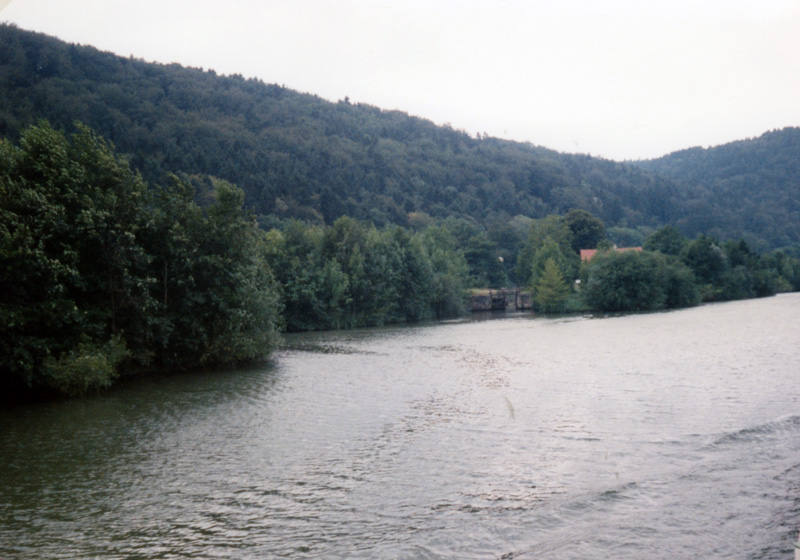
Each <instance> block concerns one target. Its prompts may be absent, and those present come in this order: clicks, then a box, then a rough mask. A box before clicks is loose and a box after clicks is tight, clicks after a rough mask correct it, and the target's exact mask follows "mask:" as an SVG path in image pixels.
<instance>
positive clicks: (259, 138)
mask: <svg viewBox="0 0 800 560" xmlns="http://www.w3.org/2000/svg"><path fill="white" fill-rule="evenodd" d="M0 68H2V72H0V91H2V92H3V95H2V96H0V136H4V137H7V138H9V139H12V140H14V141H17V140H18V139H19V135H20V134H21V132H22V130H24V129H25V128H26V127H27V126H30V125H32V124H35V123H36V122H37V121H38V120H39V119H42V118H46V119H48V120H49V121H50V122H51V123H52V124H53V126H55V127H56V128H58V129H60V130H65V131H72V130H73V123H74V122H75V121H76V120H79V121H81V122H84V123H86V124H87V125H89V126H91V127H92V128H93V129H94V130H96V131H97V132H98V134H100V135H101V136H102V137H103V138H107V139H108V140H110V141H111V142H113V143H114V144H115V146H117V149H118V150H119V151H120V153H121V154H123V155H124V156H125V158H126V159H127V160H128V161H129V162H130V163H131V165H133V166H134V167H135V168H136V169H137V170H139V171H140V172H141V173H142V176H143V178H144V179H145V180H146V181H147V182H148V183H150V184H164V183H166V182H168V180H169V179H168V178H169V176H170V174H182V173H185V174H186V175H185V176H183V180H185V181H187V182H189V183H191V184H192V185H193V187H194V188H195V189H196V190H197V191H198V192H199V194H201V195H203V196H213V191H214V186H213V182H212V181H211V180H210V179H209V177H212V176H213V177H218V178H221V179H224V180H226V181H229V182H230V183H232V184H236V185H237V186H238V187H239V188H241V189H242V190H243V191H244V193H245V204H246V206H247V207H248V208H250V209H252V210H253V212H254V213H255V214H256V217H257V219H258V220H259V222H260V223H261V224H262V226H264V227H266V228H271V227H281V224H282V223H284V222H285V221H287V220H300V221H302V222H305V223H309V224H313V225H316V226H323V227H324V226H331V225H332V224H333V223H334V222H335V221H336V220H337V219H338V218H340V217H343V216H348V217H351V218H354V219H358V220H361V221H363V222H366V223H371V224H374V225H376V226H377V227H384V226H387V225H398V226H401V227H404V228H408V229H414V228H415V227H416V224H415V223H414V218H415V216H418V215H419V214H421V213H425V214H427V215H428V216H430V217H432V218H433V219H434V220H436V221H441V220H445V219H447V218H452V217H455V218H461V219H464V220H466V221H467V222H476V223H477V224H478V225H479V226H481V227H482V228H483V229H484V230H485V231H486V232H487V235H488V236H489V237H490V238H491V237H492V235H491V234H490V230H495V232H496V233H498V234H499V235H506V233H503V232H501V231H500V230H499V226H498V224H500V225H501V226H502V224H508V223H510V222H511V221H512V220H514V219H515V218H516V217H517V216H527V217H530V218H536V219H541V218H544V217H546V216H547V215H550V214H556V215H563V214H565V213H566V212H568V211H569V210H570V209H572V208H580V209H583V210H586V211H588V212H591V213H592V214H593V215H594V216H597V217H598V218H599V219H601V220H602V221H603V222H604V223H605V224H606V225H607V227H608V235H609V236H610V237H611V238H612V239H613V240H614V242H616V243H618V244H628V245H630V244H636V245H640V244H641V243H642V242H643V241H644V239H645V238H646V237H647V235H649V234H650V233H652V231H654V230H656V229H658V228H660V227H662V226H664V225H668V224H672V225H677V226H679V227H680V229H681V231H682V232H684V233H685V234H687V235H690V236H692V237H694V236H697V235H699V234H702V233H708V234H712V235H714V236H715V237H717V238H719V239H729V238H739V237H743V238H745V239H747V241H748V243H750V244H751V246H753V247H755V248H757V249H758V250H759V251H764V250H768V249H774V248H779V247H784V248H788V247H792V246H796V244H798V243H800V230H798V228H796V227H794V224H796V223H797V222H798V219H800V218H798V202H797V201H798V200H800V196H798V195H800V193H798V192H797V185H798V184H800V168H798V166H797V163H796V162H797V161H800V152H798V150H799V149H800V148H799V147H800V144H798V142H797V141H796V137H797V129H787V130H785V131H776V132H774V133H771V134H770V135H768V136H765V137H764V138H761V139H757V140H754V141H748V142H743V143H738V144H736V146H735V149H733V148H725V147H721V148H718V149H714V150H699V151H698V150H695V151H691V152H690V153H689V154H683V155H680V154H679V155H677V156H675V157H670V158H663V159H662V160H656V161H655V162H629V163H617V162H612V161H606V160H602V159H598V158H594V157H591V156H589V155H570V154H560V153H558V152H555V151H553V150H547V149H545V148H541V147H536V146H533V145H531V144H527V143H519V142H510V141H504V140H501V139H497V138H490V137H488V136H486V135H485V134H483V135H481V134H478V135H474V134H469V133H467V132H465V131H461V130H455V129H453V128H452V127H450V126H436V125H435V124H434V123H432V122H430V121H428V120H425V119H421V118H417V117H414V116H410V115H408V114H406V113H403V112H401V111H386V110H382V109H380V108H378V107H374V106H370V105H368V104H364V103H351V102H350V101H349V100H342V101H340V102H329V101H326V100H323V99H320V98H319V97H317V96H314V95H309V94H303V93H299V92H296V91H292V90H291V89H289V88H286V87H283V86H281V85H278V84H268V83H264V82H262V81H261V80H257V79H245V78H244V77H242V76H238V75H233V76H221V75H217V74H216V73H215V72H214V71H212V70H203V69H201V68H183V67H181V66H179V65H176V64H172V65H162V64H152V63H147V62H144V61H142V60H138V59H135V58H132V57H131V58H124V57H118V56H115V55H113V54H110V53H105V52H100V51H98V50H96V49H94V48H92V47H88V46H80V45H71V44H67V43H64V42H62V41H59V40H57V39H54V38H52V37H47V36H44V35H41V34H37V33H31V32H28V31H24V30H21V29H18V28H15V27H14V26H11V25H0ZM690 156H691V157H690ZM759 162H761V163H759ZM503 250H504V251H507V249H506V248H503ZM512 259H513V257H512ZM510 270H511V269H509V272H508V274H509V276H513V273H512V272H510Z"/></svg>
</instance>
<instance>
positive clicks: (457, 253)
mask: <svg viewBox="0 0 800 560" xmlns="http://www.w3.org/2000/svg"><path fill="white" fill-rule="evenodd" d="M205 181H207V182H208V185H207V186H206V188H205V189H203V190H202V191H200V192H198V191H197V190H196V189H195V188H194V186H193V182H192V181H191V179H190V178H187V176H178V175H172V176H170V177H169V178H168V180H167V181H166V182H165V183H163V184H159V185H155V186H151V185H148V183H147V182H146V181H145V180H144V179H143V178H142V176H141V175H140V174H138V173H137V172H136V171H134V170H133V169H132V168H131V166H130V165H129V164H128V163H127V161H126V160H125V159H124V158H123V157H121V156H120V155H118V154H117V153H116V152H115V150H114V148H113V146H112V145H111V144H109V143H108V142H107V141H105V140H104V139H102V138H101V137H100V136H99V135H98V134H97V133H95V132H94V131H93V130H91V129H89V128H87V127H85V126H83V125H76V132H74V133H73V134H72V135H70V136H67V135H66V134H65V133H63V132H61V131H58V130H55V129H54V128H53V127H51V126H50V125H49V124H48V123H46V122H41V123H39V124H37V125H35V126H32V127H29V128H27V129H26V130H25V131H23V132H22V134H21V136H20V140H19V142H18V145H15V144H13V143H12V142H10V141H8V140H0V293H2V299H0V376H1V379H2V380H1V381H0V385H2V387H3V389H4V390H6V391H16V392H30V391H56V392H61V393H66V394H80V393H83V392H86V391H91V390H95V389H99V388H104V387H107V386H109V385H110V384H112V383H113V382H114V381H115V380H116V379H117V378H118V377H120V376H123V375H131V374H135V373H139V372H143V371H154V370H156V371H157V370H175V369H193V368H198V367H206V366H212V365H218V364H231V363H238V362H243V361H250V360H254V359H258V358H260V357H264V356H268V355H269V354H270V352H271V351H272V350H273V349H274V348H275V346H276V344H277V340H278V333H279V332H280V331H281V330H285V331H303V330H319V329H340V328H352V327H361V326H375V325H383V324H388V323H398V322H412V321H426V320H432V319H441V318H445V317H452V316H457V315H460V314H462V313H464V312H465V310H466V309H467V306H466V305H467V296H468V290H469V289H470V288H485V287H497V288H499V287H504V286H523V287H530V289H531V291H532V292H533V294H534V301H535V305H536V309H537V310H538V311H540V312H546V313H548V312H565V311H576V310H597V311H636V310H649V309H664V308H671V307H684V306H689V305H694V304H697V303H698V302H700V301H720V300H726V299H739V298H748V297H759V296H766V295H770V294H773V293H776V292H780V291H790V290H798V289H800V259H798V258H796V257H795V256H792V255H790V254H787V253H785V252H783V251H775V252H772V253H769V254H759V253H757V252H756V251H754V250H752V249H751V248H750V246H749V245H748V244H747V243H746V242H745V241H744V240H739V241H726V242H719V241H717V240H716V239H714V238H712V237H710V236H707V235H701V236H698V237H696V238H695V239H692V240H690V239H688V238H686V237H684V236H683V235H682V234H681V233H680V232H679V231H678V230H676V229H675V228H672V227H663V228H660V229H658V230H655V231H654V232H653V233H652V234H651V235H649V236H648V237H647V238H646V241H645V243H644V248H645V251H642V252H617V251H615V250H614V248H613V245H612V243H611V242H610V240H609V237H608V235H609V232H608V231H607V229H606V227H605V224H604V223H603V222H602V220H600V219H599V218H598V217H596V216H594V215H593V214H591V213H589V212H587V211H585V210H580V209H572V210H570V211H569V212H567V213H565V214H564V215H555V214H553V215H548V216H546V217H544V218H540V219H534V218H530V217H526V216H516V217H515V218H514V219H512V220H509V221H507V222H501V221H495V222H492V223H490V224H489V225H488V226H486V225H483V224H481V223H479V222H478V221H476V220H473V219H469V218H466V217H463V216H450V217H446V218H444V219H435V218H434V217H432V216H430V215H428V214H426V213H424V212H419V213H415V214H413V215H412V216H411V217H410V220H409V223H410V225H409V227H401V226H397V225H392V224H387V225H383V226H376V225H374V224H373V223H370V222H367V221H364V220H357V219H354V218H352V217H347V216H345V217H341V218H339V219H337V220H336V221H334V222H333V224H331V225H330V226H325V225H320V224H318V223H315V222H314V221H310V222H309V221H306V222H303V221H300V220H296V219H287V220H279V221H276V222H274V223H273V224H272V226H273V227H270V228H265V227H262V226H263V224H261V226H260V225H259V224H258V221H257V219H256V217H255V215H254V213H253V212H252V211H250V210H248V209H247V208H246V206H245V204H244V193H243V191H242V190H241V189H239V188H238V187H236V186H234V185H232V184H230V183H228V182H226V181H224V180H219V179H214V178H205ZM595 247H596V248H598V254H597V255H596V256H595V257H594V258H593V259H592V260H591V261H590V262H583V263H582V262H581V261H580V257H579V256H578V255H579V251H580V249H583V248H595ZM576 280H577V281H579V282H576Z"/></svg>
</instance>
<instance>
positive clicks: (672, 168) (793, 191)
mask: <svg viewBox="0 0 800 560" xmlns="http://www.w3.org/2000/svg"><path fill="white" fill-rule="evenodd" d="M639 165H640V167H641V168H643V169H646V170H648V171H654V172H656V173H659V174H661V175H663V176H665V177H668V178H670V179H672V180H674V181H677V182H678V183H680V184H681V185H683V186H684V189H685V190H687V192H689V193H691V199H690V200H687V202H686V205H685V207H686V210H687V212H686V215H685V216H682V217H680V218H679V219H678V220H677V221H676V222H675V225H676V226H678V227H680V228H681V229H683V230H685V231H688V232H690V233H700V232H711V233H716V234H717V235H718V236H728V237H730V236H738V235H748V234H750V235H753V234H755V235H756V236H758V237H760V238H762V239H765V240H767V241H768V242H769V243H770V244H771V245H772V246H775V247H781V246H787V245H791V244H796V243H798V241H800V128H785V129H783V130H775V131H772V132H767V133H765V134H763V135H762V136H760V137H758V138H754V139H751V140H741V141H738V142H731V143H729V144H725V145H723V146H718V147H715V148H706V149H703V148H690V149H688V150H681V151H678V152H674V153H672V154H669V155H667V156H664V157H662V158H659V159H654V160H650V161H644V162H640V163H639Z"/></svg>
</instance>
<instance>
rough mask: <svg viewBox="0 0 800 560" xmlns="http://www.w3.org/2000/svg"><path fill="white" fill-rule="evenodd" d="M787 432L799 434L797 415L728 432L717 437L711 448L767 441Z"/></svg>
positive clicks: (799, 421)
mask: <svg viewBox="0 0 800 560" xmlns="http://www.w3.org/2000/svg"><path fill="white" fill-rule="evenodd" d="M787 432H788V433H791V432H800V416H799V415H792V416H786V417H784V418H779V419H778V420H774V421H772V422H765V423H764V424H759V425H757V426H751V427H748V428H742V429H740V430H736V431H732V432H728V433H726V434H723V435H721V436H720V437H718V438H717V439H716V440H715V441H714V442H713V443H712V446H713V447H719V446H725V445H733V444H739V443H752V442H754V441H761V440H764V439H767V438H769V437H770V436H775V435H784V434H786V433H787Z"/></svg>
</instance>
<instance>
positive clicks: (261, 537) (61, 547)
mask: <svg viewBox="0 0 800 560" xmlns="http://www.w3.org/2000/svg"><path fill="white" fill-rule="evenodd" d="M495 318H496V316H495ZM798 333H800V296H799V295H795V294H792V295H785V296H779V297H775V298H769V299H765V300H757V301H746V302H737V303H728V304H721V305H712V306H704V307H700V308H695V309H689V310H683V311H678V312H671V313H662V314H645V315H632V316H626V317H608V318H603V319H594V318H583V317H575V318H566V319H538V318H532V317H530V316H526V315H518V316H514V317H510V318H506V319H502V320H491V321H486V320H475V321H469V320H467V321H460V322H451V323H446V324H438V325H425V326H417V327H395V328H387V329H374V330H359V331H348V332H339V333H308V334H303V335H292V336H287V338H286V344H285V347H284V348H283V349H282V350H281V351H280V352H279V353H278V354H277V356H276V357H275V358H274V359H273V360H272V361H271V362H269V363H266V364H262V365H260V366H258V367H254V368H249V369H243V370H238V371H225V372H207V373H201V374H196V375H180V376H171V377H168V378H165V379H151V380H139V381H131V382H129V383H127V384H124V385H123V386H122V387H120V388H119V389H117V390H114V391H112V392H110V393H107V394H104V395H99V396H95V397H91V398H88V399H85V400H81V401H72V402H61V403H45V404H37V405H30V406H21V407H14V408H11V409H9V410H5V411H3V412H2V413H0V429H2V432H0V453H2V457H3V458H4V459H5V460H4V464H5V466H4V468H3V471H2V474H1V475H0V482H2V484H1V485H0V558H4V559H8V558H48V557H59V558H98V557H100V558H211V557H213V558H273V557H290V558H303V557H307V558H500V557H504V558H581V559H583V558H597V557H613V558H743V559H744V558H777V557H790V556H791V549H792V541H793V540H794V539H795V538H796V536H797V529H798V522H800V500H798V499H797V496H798V495H799V494H798V491H800V437H798V436H800V390H798V388H797V383H796V372H797V371H799V370H800V350H799V349H798V344H797V334H798Z"/></svg>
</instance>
